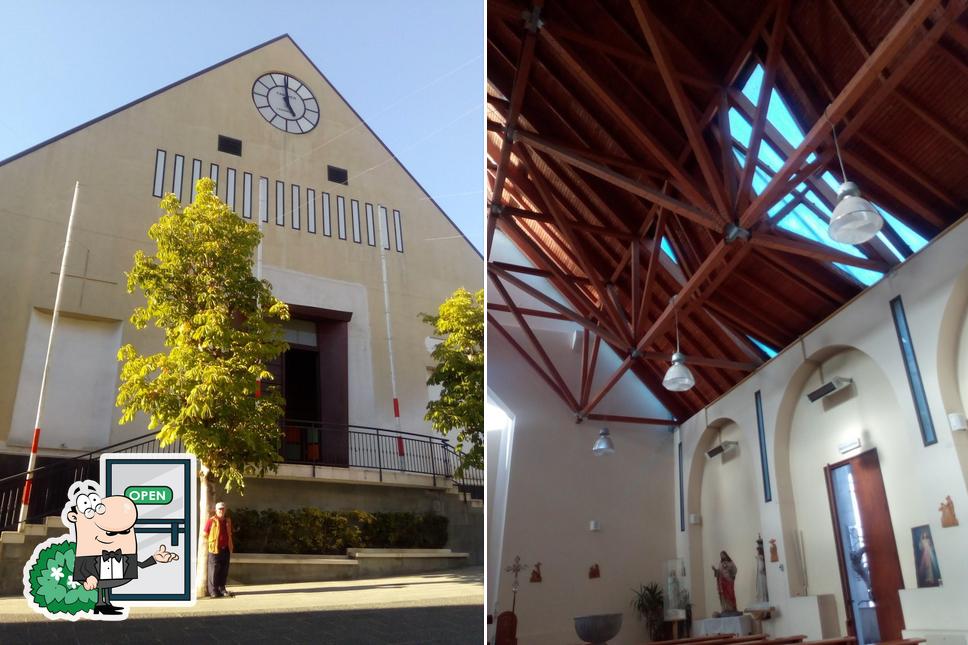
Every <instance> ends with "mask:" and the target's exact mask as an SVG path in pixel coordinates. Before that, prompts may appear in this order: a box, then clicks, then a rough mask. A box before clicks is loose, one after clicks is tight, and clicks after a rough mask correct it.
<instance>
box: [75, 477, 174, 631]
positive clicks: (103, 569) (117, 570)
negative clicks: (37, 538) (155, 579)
mask: <svg viewBox="0 0 968 645" xmlns="http://www.w3.org/2000/svg"><path fill="white" fill-rule="evenodd" d="M67 495H68V497H69V498H70V500H71V501H70V503H69V505H68V508H67V509H66V510H67V513H66V519H67V521H68V522H71V523H72V524H73V525H74V526H73V533H74V536H75V538H76V540H77V551H76V556H75V560H74V580H75V581H76V582H79V583H81V584H82V585H83V586H84V588H85V589H87V590H88V591H90V590H92V589H95V588H96V589H97V590H98V599H97V604H95V605H94V613H95V614H103V615H105V616H116V615H120V614H122V612H123V611H124V610H123V609H122V608H121V607H116V606H114V605H112V604H111V600H110V598H111V591H110V590H111V589H113V588H114V587H118V586H120V585H123V584H126V583H128V582H130V581H131V580H134V579H136V578H137V577H138V570H139V569H144V568H145V567H150V566H152V565H154V564H155V563H158V562H162V563H167V562H172V561H173V560H177V559H178V555H177V554H175V553H171V552H169V551H166V547H165V545H164V544H162V545H161V546H159V547H158V551H156V552H155V553H154V554H153V555H152V556H151V557H149V558H145V559H144V560H142V561H141V562H139V561H138V542H137V538H136V537H135V533H134V525H135V522H137V521H138V507H137V506H135V504H134V502H132V501H131V500H130V499H128V498H127V497H124V496H121V495H112V496H111V497H102V494H101V488H100V486H99V485H98V484H97V483H96V482H93V481H89V480H87V481H80V482H74V484H72V485H71V487H70V489H69V491H68V493H67Z"/></svg>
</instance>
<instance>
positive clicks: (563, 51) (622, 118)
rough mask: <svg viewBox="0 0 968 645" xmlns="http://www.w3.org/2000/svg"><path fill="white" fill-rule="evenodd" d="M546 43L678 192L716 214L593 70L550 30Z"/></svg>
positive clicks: (545, 34)
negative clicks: (648, 156) (641, 148)
mask: <svg viewBox="0 0 968 645" xmlns="http://www.w3.org/2000/svg"><path fill="white" fill-rule="evenodd" d="M542 39H543V40H544V42H545V43H547V44H548V46H549V48H550V49H551V50H552V52H553V53H554V55H555V56H557V57H558V59H559V60H560V61H561V63H562V64H563V65H564V66H565V67H566V68H568V70H569V71H570V72H571V74H572V76H573V77H574V78H575V79H576V80H577V81H578V82H579V83H580V84H581V85H582V86H583V87H584V88H585V90H586V91H588V92H589V93H590V94H591V95H592V96H593V97H594V99H595V100H596V101H597V102H598V103H599V104H600V105H601V107H603V108H604V109H605V110H606V111H607V112H608V113H609V114H610V115H611V117H612V118H614V119H615V120H616V121H617V122H618V123H620V124H621V125H622V126H623V127H624V128H625V129H626V130H627V131H628V132H629V133H630V134H631V135H632V136H633V137H634V138H635V140H636V141H637V142H638V143H639V145H641V146H642V147H643V148H644V149H645V150H646V151H647V152H648V154H649V155H650V156H652V157H653V158H654V159H655V160H656V161H658V162H659V164H660V165H661V166H662V167H663V168H665V169H666V171H667V172H668V173H669V175H670V177H671V179H672V181H673V183H674V184H675V186H676V188H677V189H678V190H679V191H680V192H681V193H682V194H683V195H685V196H686V198H687V199H689V200H690V201H692V202H693V203H694V204H697V205H699V206H700V207H701V208H704V209H706V210H712V208H711V207H710V204H709V202H708V200H707V199H706V198H705V196H703V194H702V192H701V191H700V190H699V188H698V187H697V186H696V184H695V182H694V181H693V178H692V177H690V176H689V175H687V174H686V173H685V172H684V170H683V169H682V167H681V166H680V165H679V164H677V163H676V161H675V159H674V158H673V157H672V155H671V154H670V153H669V152H668V151H667V150H666V149H665V148H664V147H663V146H662V144H661V143H659V141H658V140H657V139H656V138H655V137H654V136H653V135H652V134H650V133H649V131H648V129H647V128H645V127H643V125H642V124H641V123H639V121H638V119H637V118H635V117H634V116H632V114H631V113H630V112H629V111H628V109H627V108H626V107H625V106H624V105H621V104H620V103H619V102H618V101H617V100H616V99H615V97H614V96H612V93H611V92H609V91H608V90H607V89H606V88H605V87H603V86H602V85H601V83H599V81H598V79H596V78H595V77H594V76H593V75H592V74H591V72H590V71H589V70H587V69H585V67H584V65H582V63H581V62H580V61H579V60H578V59H577V58H576V57H575V55H574V54H573V53H572V52H571V50H570V49H569V48H568V47H567V46H566V45H564V44H563V43H562V42H561V41H560V40H558V39H557V38H555V37H554V35H553V34H551V33H549V32H548V31H547V30H545V31H542Z"/></svg>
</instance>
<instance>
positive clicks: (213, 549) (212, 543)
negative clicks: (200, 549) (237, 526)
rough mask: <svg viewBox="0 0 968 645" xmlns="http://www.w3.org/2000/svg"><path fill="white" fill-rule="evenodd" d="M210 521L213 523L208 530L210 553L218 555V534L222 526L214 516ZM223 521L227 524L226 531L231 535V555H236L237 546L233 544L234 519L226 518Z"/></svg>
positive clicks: (229, 536)
mask: <svg viewBox="0 0 968 645" xmlns="http://www.w3.org/2000/svg"><path fill="white" fill-rule="evenodd" d="M210 520H211V522H212V523H211V525H210V527H209V529H208V552H209V553H218V534H219V530H220V529H221V526H222V525H221V523H220V522H219V521H218V518H217V517H215V516H212V517H211V518H210ZM223 521H224V522H225V529H226V530H227V531H228V533H229V535H228V538H229V553H234V552H235V545H233V544H232V518H229V517H226V518H225V519H224V520H223Z"/></svg>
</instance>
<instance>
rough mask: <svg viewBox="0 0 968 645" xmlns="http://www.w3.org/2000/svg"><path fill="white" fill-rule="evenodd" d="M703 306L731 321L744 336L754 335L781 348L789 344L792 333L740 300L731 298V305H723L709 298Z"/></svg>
mask: <svg viewBox="0 0 968 645" xmlns="http://www.w3.org/2000/svg"><path fill="white" fill-rule="evenodd" d="M702 306H703V307H705V308H706V309H707V310H709V311H712V312H713V313H715V314H716V315H718V316H719V317H720V318H723V319H725V320H727V321H728V322H730V324H731V325H732V326H733V327H734V328H736V329H737V330H739V331H740V332H741V333H742V334H743V335H744V336H745V335H749V336H752V337H754V338H756V339H757V340H760V341H763V342H764V343H767V344H769V345H770V346H772V347H777V348H779V347H786V345H787V340H785V338H786V337H787V336H789V335H790V333H789V332H788V331H786V330H783V329H780V328H779V327H777V326H775V325H774V324H773V323H771V322H770V321H768V320H765V319H763V318H762V317H761V316H758V315H757V314H756V312H753V311H750V309H749V308H748V307H746V306H744V305H742V304H740V303H738V302H735V301H733V300H730V302H729V306H723V305H721V304H719V303H718V302H716V301H715V300H711V299H707V300H705V301H704V302H703V303H702ZM754 321H755V322H754Z"/></svg>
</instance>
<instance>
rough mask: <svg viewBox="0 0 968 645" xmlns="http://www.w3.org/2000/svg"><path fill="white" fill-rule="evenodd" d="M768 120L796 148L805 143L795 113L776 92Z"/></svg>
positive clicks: (768, 111) (774, 91)
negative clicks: (794, 116)
mask: <svg viewBox="0 0 968 645" xmlns="http://www.w3.org/2000/svg"><path fill="white" fill-rule="evenodd" d="M766 118H767V119H768V120H769V121H770V123H772V124H773V126H774V127H775V128H776V129H777V130H779V131H780V134H782V135H783V138H784V139H786V140H787V141H788V142H789V143H790V145H792V146H793V147H794V148H796V147H797V146H799V145H800V144H801V143H803V132H802V131H801V130H800V126H799V125H797V121H796V119H794V118H793V113H792V112H790V108H788V107H787V105H786V102H785V101H784V100H783V97H781V96H780V95H779V94H777V91H776V90H773V92H772V93H771V94H770V108H769V109H768V110H767V111H766ZM808 161H809V160H808Z"/></svg>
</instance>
